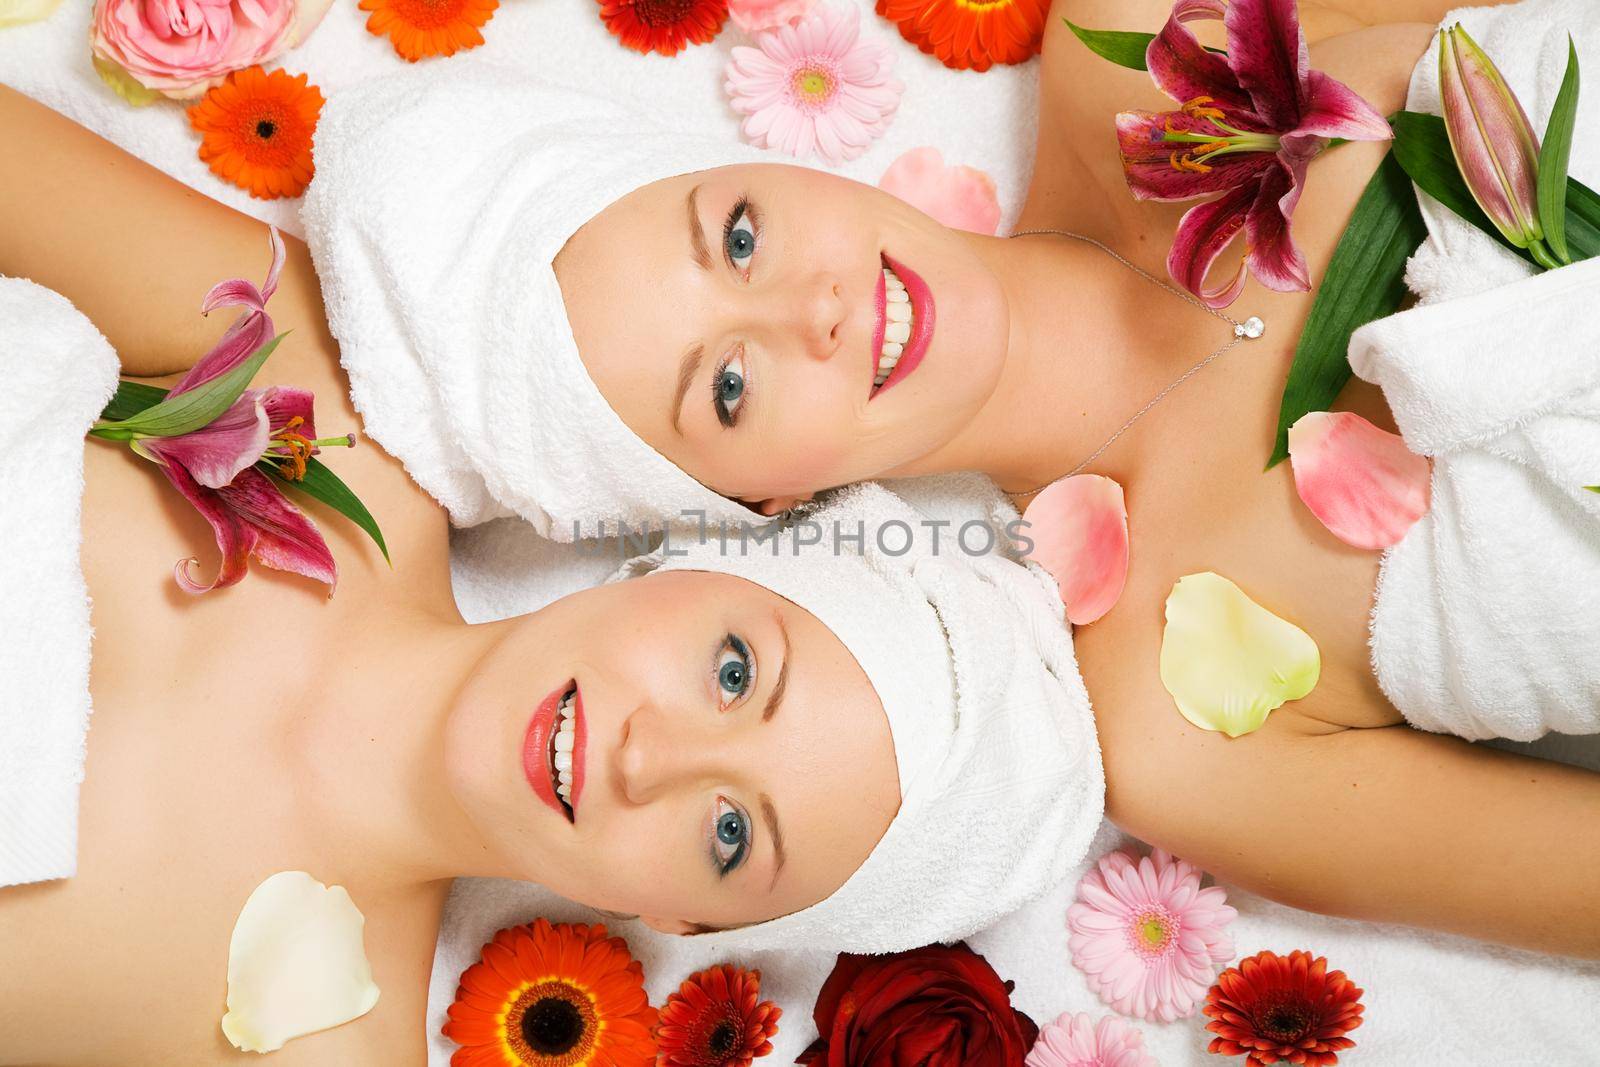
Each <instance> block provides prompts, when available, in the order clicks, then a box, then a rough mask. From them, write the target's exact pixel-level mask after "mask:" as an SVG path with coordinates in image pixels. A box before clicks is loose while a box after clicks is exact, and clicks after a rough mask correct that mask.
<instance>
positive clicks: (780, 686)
mask: <svg viewBox="0 0 1600 1067" xmlns="http://www.w3.org/2000/svg"><path fill="white" fill-rule="evenodd" d="M772 617H773V618H774V619H776V620H777V623H778V632H779V633H780V634H782V635H783V662H782V663H781V664H779V666H778V680H777V682H776V683H775V684H774V685H773V686H772V692H771V693H769V694H768V695H767V706H766V708H765V710H763V711H762V712H761V721H762V722H770V721H771V720H772V717H773V716H774V715H776V714H778V706H779V705H780V704H782V703H783V694H784V693H785V692H787V691H788V688H789V659H790V652H791V649H790V647H789V629H788V627H786V626H784V625H783V616H782V615H781V614H779V613H777V612H774V613H773V616H772Z"/></svg>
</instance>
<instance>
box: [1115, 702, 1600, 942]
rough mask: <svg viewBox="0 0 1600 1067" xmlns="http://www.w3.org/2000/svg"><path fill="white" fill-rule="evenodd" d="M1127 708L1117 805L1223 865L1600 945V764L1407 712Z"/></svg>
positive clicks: (1408, 911) (1496, 931) (1281, 882)
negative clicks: (1256, 718)
mask: <svg viewBox="0 0 1600 1067" xmlns="http://www.w3.org/2000/svg"><path fill="white" fill-rule="evenodd" d="M1121 710H1122V709H1120V708H1116V707H1113V708H1110V709H1109V713H1108V711H1107V709H1105V707H1104V706H1102V710H1101V714H1100V716H1099V718H1100V720H1101V731H1102V742H1103V744H1104V745H1105V750H1106V769H1107V780H1108V798H1107V803H1108V808H1109V812H1110V815H1111V818H1112V819H1113V820H1114V821H1116V822H1117V823H1118V824H1119V825H1121V826H1123V827H1125V828H1126V829H1127V830H1128V831H1129V832H1131V833H1134V834H1136V835H1138V836H1139V837H1142V838H1145V839H1146V840H1149V841H1151V842H1153V843H1156V844H1159V845H1161V846H1162V847H1164V848H1167V849H1169V850H1171V851H1172V852H1174V853H1175V854H1177V855H1180V856H1182V857H1184V858H1185V859H1188V860H1192V861H1193V862H1195V863H1197V864H1200V865H1201V866H1203V867H1205V868H1206V869H1208V870H1210V871H1212V872H1213V873H1214V874H1216V875H1217V877H1218V878H1221V879H1223V880H1225V881H1228V882H1232V883H1234V884H1236V885H1240V886H1243V887H1244V888H1246V889H1249V890H1251V891H1252V892H1256V893H1260V894H1262V895H1264V896H1267V897H1271V898H1272V899H1274V900H1279V901H1282V902H1284V903H1286V904H1290V905H1293V906H1295V907H1300V908H1305V909H1308V910H1310V911H1317V912H1323V913H1327V914H1332V915H1342V916H1347V917H1351V918H1357V919H1366V920H1371V921H1375V922H1399V923H1409V924H1412V925H1417V926H1428V927H1435V928H1439V929H1444V930H1449V931H1452V932H1455V933H1460V934H1466V935H1467V936H1469V937H1475V938H1481V939H1484V940H1490V941H1500V942H1504V943H1508V944H1513V945H1519V946H1522V947H1525V948H1532V949H1537V950H1539V951H1544V952H1555V953H1561V954H1564V955H1573V956H1584V957H1591V958H1595V957H1600V893H1597V892H1596V887H1597V886H1600V775H1597V774H1594V773H1592V772H1589V771H1585V770H1581V769H1578V768H1575V767H1568V766H1565V765H1562V764H1557V763H1551V762H1548V761H1544V760H1537V759H1530V758H1528V757H1526V756H1520V755H1514V754H1511V753H1508V752H1502V751H1499V750H1497V749H1491V748H1484V747H1482V746H1479V745H1473V744H1470V743H1468V742H1466V741H1462V740H1459V739H1457V738H1453V737H1444V736H1440V735H1436V734H1426V733H1422V732H1420V731H1417V730H1413V729H1411V728H1410V727H1407V726H1388V727H1379V728H1370V729H1347V730H1337V731H1333V732H1329V731H1330V728H1329V727H1327V726H1326V725H1325V724H1316V723H1311V722H1308V721H1307V720H1305V719H1304V718H1301V717H1298V716H1293V715H1292V714H1291V715H1287V716H1286V715H1284V712H1283V711H1279V712H1276V713H1274V715H1273V717H1272V718H1271V719H1269V720H1268V723H1267V725H1266V726H1264V727H1263V728H1262V729H1261V730H1259V731H1258V732H1256V733H1254V734H1250V735H1247V736H1245V737H1242V738H1239V739H1236V740H1231V741H1230V740H1229V739H1228V738H1225V737H1223V736H1221V735H1220V734H1209V733H1205V732H1203V731H1200V730H1196V729H1194V728H1192V727H1189V726H1188V724H1187V723H1182V720H1178V725H1175V724H1174V723H1173V721H1172V720H1174V719H1177V713H1176V712H1174V711H1172V710H1171V708H1170V707H1167V708H1162V709H1160V710H1159V711H1154V710H1152V711H1149V712H1146V713H1144V714H1134V715H1131V716H1120V715H1119V712H1120V711H1121ZM1285 710H1287V709H1285ZM1280 716H1282V717H1281V718H1280Z"/></svg>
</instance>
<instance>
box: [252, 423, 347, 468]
mask: <svg viewBox="0 0 1600 1067" xmlns="http://www.w3.org/2000/svg"><path fill="white" fill-rule="evenodd" d="M305 421H306V420H305V419H304V418H302V417H300V416H299V415H296V416H295V417H293V418H291V419H290V420H289V421H288V422H286V423H284V425H283V428H282V429H281V430H279V431H278V432H277V433H274V434H273V435H272V444H271V445H270V446H269V447H268V449H267V451H266V453H265V455H263V456H262V458H263V459H266V460H271V461H274V462H276V464H277V467H278V473H279V474H281V475H282V476H283V477H284V478H287V479H288V480H290V481H292V482H297V481H300V480H301V479H303V478H304V477H305V476H306V463H307V462H308V461H309V460H310V459H311V456H312V454H313V453H315V452H316V450H317V449H319V448H352V447H354V446H355V443H356V442H355V435H354V434H346V435H344V436H342V437H319V438H317V439H316V440H315V441H313V440H312V439H311V438H309V437H307V436H306V435H305V434H303V433H296V432H295V430H296V428H297V427H300V426H303V425H304V424H305Z"/></svg>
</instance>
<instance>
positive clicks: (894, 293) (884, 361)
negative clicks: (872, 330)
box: [872, 267, 916, 389]
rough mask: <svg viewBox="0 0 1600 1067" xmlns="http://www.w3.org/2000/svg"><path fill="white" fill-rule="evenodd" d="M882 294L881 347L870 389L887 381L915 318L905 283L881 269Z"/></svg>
mask: <svg viewBox="0 0 1600 1067" xmlns="http://www.w3.org/2000/svg"><path fill="white" fill-rule="evenodd" d="M883 295H884V307H883V317H884V329H883V345H882V348H881V349H880V350H879V355H878V371H877V374H875V375H874V376H873V379H872V387H873V388H874V389H876V388H878V387H880V386H881V385H883V383H884V382H886V381H888V380H889V375H890V374H892V373H893V372H894V368H895V364H896V363H898V362H899V361H900V356H901V355H902V354H903V353H904V352H905V345H906V342H907V341H909V340H910V339H911V323H912V320H913V319H914V318H915V315H916V312H915V310H914V309H913V308H912V305H911V296H910V294H909V293H907V292H906V286H905V283H904V282H902V281H901V280H900V279H899V278H898V277H896V275H895V273H894V271H892V270H890V269H889V268H888V267H885V268H883Z"/></svg>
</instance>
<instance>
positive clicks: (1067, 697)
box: [619, 484, 1105, 952]
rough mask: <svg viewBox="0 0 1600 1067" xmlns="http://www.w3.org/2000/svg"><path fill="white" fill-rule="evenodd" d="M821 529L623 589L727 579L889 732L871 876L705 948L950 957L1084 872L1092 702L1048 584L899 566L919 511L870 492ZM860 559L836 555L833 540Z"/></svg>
mask: <svg viewBox="0 0 1600 1067" xmlns="http://www.w3.org/2000/svg"><path fill="white" fill-rule="evenodd" d="M807 518H809V519H810V520H812V521H814V522H817V523H820V524H822V526H823V527H824V529H825V530H826V531H828V533H827V535H826V536H824V537H823V539H822V542H821V543H819V544H815V545H809V546H806V547H802V548H798V549H796V548H795V547H794V544H795V541H797V540H799V539H797V538H796V539H784V540H782V541H781V542H779V544H780V550H779V551H778V553H777V554H776V555H774V554H773V553H772V550H771V546H770V543H769V544H768V545H766V546H761V547H757V546H755V545H753V544H752V545H750V546H749V554H748V555H741V554H740V550H739V547H738V545H739V542H737V541H735V540H730V541H729V542H728V548H727V549H726V550H724V549H723V548H722V546H721V545H720V544H719V543H718V541H717V540H715V539H712V540H710V541H709V542H708V543H706V544H703V545H699V544H696V545H693V546H691V547H689V548H688V550H687V554H680V553H683V552H684V551H685V546H684V545H683V544H681V543H679V542H677V541H673V540H669V541H668V543H667V546H666V549H667V551H670V553H671V555H668V554H667V551H661V550H658V551H657V552H655V553H653V554H651V555H648V556H642V557H640V558H638V559H636V560H633V561H631V562H630V563H629V564H628V565H627V566H626V567H624V568H623V571H622V572H621V573H620V575H619V576H620V577H631V576H637V575H641V574H645V573H651V572H658V571H667V570H702V571H716V572H720V573H725V574H733V575H737V576H739V577H742V578H745V579H748V580H750V581H753V582H756V583H757V584H759V585H761V586H764V587H765V588H767V589H770V590H771V591H772V592H774V593H777V594H778V595H780V596H782V597H784V598H786V599H788V600H790V601H792V602H793V603H795V604H797V605H799V606H800V607H802V608H804V609H805V610H807V611H808V612H810V613H811V614H812V615H814V616H816V618H817V619H819V620H820V621H821V622H822V623H823V624H824V625H826V626H827V627H828V628H829V629H830V630H832V631H833V633H834V635H835V636H837V637H838V638H839V640H840V641H842V642H843V643H844V645H845V647H846V648H848V649H849V650H850V652H851V654H852V655H853V656H854V657H855V659H856V661H857V663H859V664H860V666H861V668H862V670H863V671H865V673H866V675H867V677H868V679H869V680H870V681H871V682H872V686H873V688H874V689H875V690H876V691H877V694H878V697H879V698H880V700H881V701H882V703H883V707H884V711H885V712H886V713H887V715H888V718H889V727H890V730H891V731H892V733H893V735H894V749H895V758H896V761H897V763H898V768H899V777H900V798H901V799H900V810H899V812H898V813H897V814H896V815H895V817H894V819H893V821H892V822H891V823H890V825H889V829H888V830H887V831H886V832H885V833H884V835H883V837H882V839H881V840H879V842H878V844H877V846H876V847H875V848H874V849H873V851H872V853H871V854H870V855H869V856H868V857H867V860H866V861H865V862H864V863H863V864H862V865H861V867H860V868H859V869H857V870H856V872H855V873H854V874H853V875H851V876H850V878H849V879H848V880H846V882H845V884H844V885H843V886H841V887H840V888H839V889H838V890H837V891H836V892H834V894H833V895H832V896H830V897H828V898H827V899H826V900H823V901H821V902H820V903H818V904H815V905H813V906H811V907H809V908H806V909H804V910H802V911H799V912H795V913H794V914H791V915H787V916H783V917H781V918H778V919H773V920H771V921H769V922H764V923H759V924H757V925H754V926H748V927H743V928H740V929H736V930H728V931H722V932H717V933H712V934H703V935H699V936H700V937H703V938H706V939H714V940H716V941H717V943H718V945H719V946H720V945H722V944H726V945H727V946H729V947H730V949H734V950H746V949H781V948H806V949H819V948H821V949H834V950H838V951H850V952H897V951H900V950H903V949H909V948H915V947H917V946H920V945H925V944H929V943H932V942H935V941H954V940H956V939H958V938H963V937H966V936H967V935H969V934H971V933H973V932H974V931H977V930H979V929H982V928H983V927H985V926H987V925H989V924H990V923H992V922H994V921H995V920H996V919H999V918H1000V917H1001V916H1003V915H1006V914H1008V913H1009V912H1011V911H1014V910H1015V909H1016V908H1018V907H1020V906H1022V905H1023V904H1025V903H1027V902H1028V901H1029V900H1030V899H1032V898H1033V897H1035V896H1037V895H1039V894H1041V893H1043V892H1045V891H1046V890H1047V889H1049V888H1050V887H1051V886H1053V885H1054V884H1056V883H1057V882H1059V881H1060V880H1061V879H1062V878H1063V877H1065V875H1066V873H1067V871H1068V870H1069V869H1070V868H1071V867H1072V865H1073V864H1075V863H1077V862H1078V860H1079V859H1081V858H1082V856H1083V853H1084V850H1085V849H1086V848H1087V847H1088V845H1089V841H1090V838H1091V837H1092V836H1093V834H1094V832H1095V830H1096V829H1097V828H1098V826H1099V824H1100V818H1101V814H1102V812H1103V809H1104V794H1105V782H1104V776H1103V772H1102V769H1101V764H1100V749H1099V744H1098V742H1097V740H1096V737H1095V731H1094V718H1093V716H1092V714H1091V713H1090V710H1089V697H1088V694H1087V693H1086V692H1085V690H1084V687H1083V680H1082V678H1081V677H1080V676H1079V674H1078V668H1077V661H1076V659H1075V658H1074V656H1073V651H1072V642H1071V638H1070V636H1069V635H1068V632H1067V627H1066V622H1065V620H1064V618H1063V612H1062V606H1061V600H1060V596H1059V594H1058V593H1057V592H1056V589H1055V584H1054V582H1052V581H1051V580H1050V578H1049V577H1048V575H1046V574H1044V572H1043V571H1041V570H1039V568H1037V567H1036V566H1034V565H1032V564H1027V565H1024V564H1019V563H1015V562H1012V561H1011V560H1009V559H1006V558H1004V557H1001V556H997V555H991V556H982V557H973V556H968V555H965V554H963V553H962V552H961V551H960V549H959V548H957V547H956V546H955V545H953V544H952V543H951V541H950V539H949V538H946V539H945V541H944V542H943V548H944V551H942V552H941V553H937V554H936V553H934V552H931V551H929V547H928V546H927V545H923V544H915V545H913V546H912V547H911V548H910V549H909V550H908V551H907V552H905V553H904V554H900V555H895V554H891V551H886V550H885V548H884V545H887V546H888V548H889V549H891V550H892V549H896V548H898V547H899V546H900V545H901V544H903V543H904V541H905V539H904V537H903V536H902V535H901V534H900V533H899V532H898V529H896V531H895V532H893V533H890V534H888V535H887V536H885V537H884V538H883V542H882V543H880V542H879V541H878V539H877V538H876V536H875V531H876V530H877V529H878V528H880V527H882V526H883V525H884V524H886V523H890V522H894V521H898V522H902V523H904V524H906V526H907V527H908V528H909V529H910V530H917V529H918V528H919V523H920V520H921V519H922V518H923V515H922V513H921V512H918V511H917V510H915V509H914V508H912V507H911V506H910V505H909V504H907V503H906V502H905V501H903V500H901V499H900V498H899V497H897V496H895V495H894V494H892V493H890V492H889V491H888V490H886V489H884V488H882V487H881V486H877V485H873V484H865V485H858V486H854V487H851V488H849V489H846V490H842V491H841V492H840V493H839V494H837V495H836V496H835V497H834V498H833V500H832V501H831V502H830V503H829V505H828V506H827V507H824V508H821V509H818V510H816V511H813V512H811V513H809V515H808V516H807ZM835 523H837V524H839V526H838V528H840V529H842V530H843V532H844V535H845V536H848V537H853V536H854V534H855V533H856V531H857V529H858V524H860V525H864V528H865V533H866V536H865V538H864V539H863V541H864V544H863V545H862V546H861V547H860V548H858V547H857V546H856V545H855V544H854V542H853V541H847V542H844V550H843V551H842V552H836V551H835V549H834V544H833V538H832V530H833V529H834V526H833V524H835Z"/></svg>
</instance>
